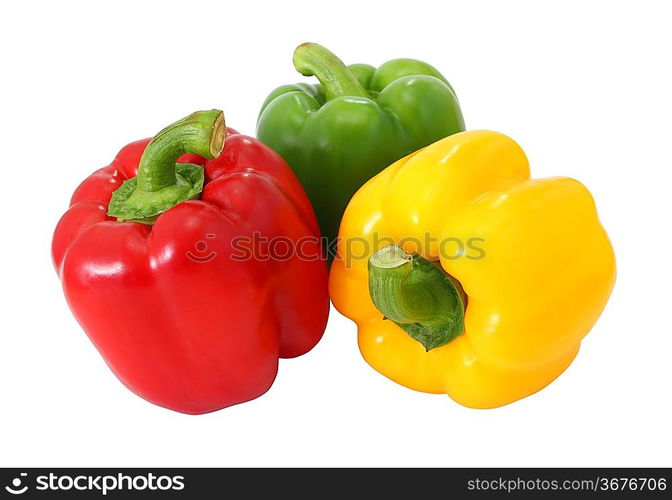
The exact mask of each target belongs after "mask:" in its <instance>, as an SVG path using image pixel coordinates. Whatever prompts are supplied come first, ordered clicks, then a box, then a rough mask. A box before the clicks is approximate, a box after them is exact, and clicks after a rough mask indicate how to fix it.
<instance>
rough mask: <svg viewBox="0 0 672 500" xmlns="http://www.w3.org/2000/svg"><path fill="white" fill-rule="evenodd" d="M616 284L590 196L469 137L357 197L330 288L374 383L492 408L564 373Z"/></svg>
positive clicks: (404, 162)
mask: <svg viewBox="0 0 672 500" xmlns="http://www.w3.org/2000/svg"><path fill="white" fill-rule="evenodd" d="M615 276H616V267H615V259H614V253H613V249H612V247H611V244H610V242H609V239H608V237H607V234H606V233H605V231H604V229H603V227H602V226H601V224H600V221H599V220H598V217H597V212H596V209H595V204H594V201H593V198H592V196H591V194H590V192H589V191H588V190H587V189H586V188H585V187H584V186H583V185H582V184H581V183H579V182H578V181H576V180H574V179H569V178H564V177H554V178H547V179H531V178H530V172H529V165H528V161H527V158H526V156H525V153H524V152H523V150H522V149H521V148H520V147H519V146H518V145H517V144H516V143H515V142H514V141H513V140H512V139H510V138H509V137H506V136H505V135H502V134H499V133H496V132H489V131H470V132H462V133H458V134H455V135H452V136H449V137H447V138H445V139H442V140H440V141H438V142H436V143H434V144H432V145H430V146H427V147H426V148H424V149H421V150H419V151H417V152H415V153H413V154H411V155H409V156H407V157H405V158H402V159H401V160H399V161H397V162H396V163H394V164H392V165H391V166H390V167H388V168H387V169H385V170H383V171H382V172H380V173H379V174H378V175H377V176H376V177H374V178H372V179H371V180H370V181H369V182H368V183H367V184H365V185H364V186H363V187H362V188H360V190H359V191H358V192H357V193H356V194H355V196H354V197H353V198H352V200H351V201H350V204H349V205H348V207H347V210H346V212H345V215H344V218H343V220H342V222H341V227H340V233H339V243H338V255H337V257H336V259H335V261H334V263H333V265H332V270H331V276H330V284H329V287H330V294H331V298H332V300H333V303H334V305H335V306H336V308H337V309H338V310H339V311H340V312H341V313H342V314H344V315H345V316H347V317H349V318H351V319H353V320H354V321H355V322H356V323H357V326H358V341H359V348H360V351H361V353H362V355H363V357H364V359H365V360H366V361H367V362H368V363H369V364H370V365H371V366H372V367H373V368H375V369H376V370H377V371H379V372H380V373H382V374H383V375H385V376H387V377H389V378H390V379H392V380H394V381H396V382H398V383H399V384H402V385H404V386H406V387H409V388H411V389H415V390H418V391H423V392H429V393H447V394H448V395H449V396H450V397H451V398H453V399H454V400H455V401H457V402H458V403H460V404H462V405H465V406H468V407H472V408H494V407H498V406H502V405H505V404H508V403H511V402H513V401H516V400H518V399H520V398H523V397H526V396H528V395H530V394H533V393H535V392H537V391H539V390H540V389H542V388H543V387H545V386H546V385H547V384H549V383H550V382H551V381H553V380H554V379H555V378H556V377H557V376H558V375H560V374H561V373H562V372H563V371H564V370H565V369H566V368H567V367H568V366H569V364H570V363H571V362H572V360H573V359H574V357H575V356H576V354H577V352H578V350H579V346H580V343H581V340H582V339H583V337H584V336H585V335H586V334H587V333H588V332H589V331H590V329H591V328H592V326H593V325H594V324H595V322H596V321H597V319H598V317H599V316H600V314H601V312H602V310H603V308H604V306H605V304H606V302H607V300H608V298H609V295H610V293H611V290H612V288H613V285H614V281H615ZM381 311H383V312H381Z"/></svg>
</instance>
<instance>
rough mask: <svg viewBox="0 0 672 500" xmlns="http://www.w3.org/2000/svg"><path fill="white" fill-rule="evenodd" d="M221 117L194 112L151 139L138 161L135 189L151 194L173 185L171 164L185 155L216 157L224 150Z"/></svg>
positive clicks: (219, 113)
mask: <svg viewBox="0 0 672 500" xmlns="http://www.w3.org/2000/svg"><path fill="white" fill-rule="evenodd" d="M225 138H226V126H225V124H224V113H222V112H221V111H219V110H217V109H213V110H210V111H197V112H195V113H192V114H190V115H189V116H187V117H186V118H183V119H181V120H179V121H177V122H175V123H173V124H172V125H168V126H167V127H166V128H164V129H163V130H161V131H160V132H159V133H158V134H156V135H155V136H154V138H153V139H152V142H150V143H149V145H148V146H147V148H146V149H145V152H144V153H143V155H142V158H141V159H140V165H139V166H138V185H137V189H139V190H141V191H145V192H154V191H158V190H160V189H163V188H165V187H168V186H173V185H174V184H175V183H176V182H177V178H176V176H175V162H176V161H177V159H178V158H179V157H180V156H182V155H183V154H185V153H194V154H198V155H201V156H203V157H205V158H215V157H217V156H219V154H220V153H221V151H222V148H223V147H224V140H225Z"/></svg>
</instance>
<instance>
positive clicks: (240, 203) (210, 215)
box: [52, 110, 329, 414]
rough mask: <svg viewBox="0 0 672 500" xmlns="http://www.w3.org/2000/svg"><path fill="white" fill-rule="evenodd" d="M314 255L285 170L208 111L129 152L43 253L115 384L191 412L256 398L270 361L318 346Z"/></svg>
mask: <svg viewBox="0 0 672 500" xmlns="http://www.w3.org/2000/svg"><path fill="white" fill-rule="evenodd" d="M225 130H226V132H225ZM224 143H225V144H224ZM220 152H221V154H220ZM185 153H187V154H186V155H185ZM178 159H179V160H178ZM176 160H177V161H178V163H177V164H176ZM136 176H137V177H136ZM201 184H204V187H203V189H202V193H199V192H198V191H199V189H200V186H201ZM113 193H114V195H113ZM195 198H200V199H195ZM108 205H109V207H108ZM108 210H109V214H108ZM277 242H281V243H282V245H280V244H277V245H276V243H277ZM273 245H276V246H283V249H282V250H280V249H276V250H275V252H276V253H278V254H279V253H281V254H282V256H281V258H275V259H274V258H273V257H274V255H272V253H273V248H272V247H273ZM292 246H294V248H293V250H296V248H297V247H300V249H301V252H300V253H299V252H296V251H294V252H291V254H290V252H289V251H287V248H288V247H292ZM320 248H321V246H320V241H319V230H318V226H317V222H316V219H315V214H314V212H313V209H312V207H311V205H310V203H309V201H308V198H307V196H306V194H305V193H304V191H303V189H302V188H301V186H300V184H299V183H298V181H297V179H296V178H295V176H294V174H293V173H292V171H291V170H290V168H289V167H288V166H287V164H286V163H285V162H284V161H283V160H282V158H281V157H280V156H279V155H277V154H276V153H275V152H273V151H272V150H271V149H269V148H268V147H266V146H264V145H263V144H261V143H260V142H258V141H257V140H255V139H253V138H251V137H247V136H244V135H240V134H238V133H237V132H236V131H235V130H232V129H228V130H227V129H225V126H224V122H223V115H222V113H221V111H216V110H213V111H201V112H198V113H194V114H192V115H190V116H189V117H187V118H185V119H183V120H181V121H179V122H177V123H175V124H173V125H171V126H170V127H168V128H166V129H164V130H162V131H161V132H159V134H158V135H157V136H156V137H155V138H154V139H153V140H151V141H150V140H149V139H145V140H142V141H138V142H134V143H131V144H129V145H127V146H126V147H124V148H123V149H122V150H121V151H120V152H119V154H118V155H117V157H116V158H115V159H114V161H113V162H112V163H111V164H110V165H109V166H107V167H104V168H102V169H100V170H98V171H96V172H95V173H94V174H93V175H91V176H90V177H89V178H87V179H86V180H85V181H84V182H83V183H82V184H81V185H80V186H79V187H78V188H77V190H76V191H75V193H74V195H73V197H72V200H71V202H70V208H69V210H68V211H67V212H66V213H65V215H63V217H62V218H61V220H60V222H59V223H58V226H57V227H56V231H55V233H54V238H53V246H52V255H53V260H54V265H55V267H56V270H57V272H58V274H59V276H60V278H61V280H62V284H63V290H64V292H65V296H66V299H67V301H68V304H69V306H70V308H71V309H72V311H73V313H74V315H75V317H76V318H77V320H78V321H79V323H80V325H81V326H82V327H83V329H84V330H85V331H86V333H87V334H88V336H89V338H90V339H91V341H92V342H93V343H94V345H95V346H96V348H97V349H98V350H99V351H100V353H101V354H102V356H103V358H104V359H105V361H106V362H107V364H108V365H109V367H110V368H111V369H112V371H113V372H114V373H115V374H116V376H117V377H118V378H119V379H120V380H121V381H122V382H123V383H124V384H125V385H126V386H127V387H128V388H129V389H130V390H132V391H133V392H135V393H136V394H138V395H139V396H141V397H143V398H145V399H146V400H148V401H151V402H152V403H155V404H157V405H160V406H164V407H166V408H170V409H172V410H176V411H179V412H183V413H190V414H200V413H206V412H210V411H214V410H218V409H221V408H224V407H226V406H230V405H234V404H237V403H241V402H244V401H248V400H250V399H253V398H256V397H257V396H260V395H261V394H263V393H264V392H266V391H267V390H268V388H269V387H270V386H271V384H272V383H273V380H274V378H275V376H276V372H277V368H278V358H279V357H281V358H291V357H295V356H299V355H301V354H304V353H306V352H308V351H309V350H310V349H312V348H313V346H315V344H316V343H317V342H318V341H319V340H320V338H321V336H322V333H323V331H324V327H325V324H326V320H327V315H328V311H329V299H328V295H327V268H326V263H325V260H324V259H323V258H321V256H320ZM290 250H291V249H290Z"/></svg>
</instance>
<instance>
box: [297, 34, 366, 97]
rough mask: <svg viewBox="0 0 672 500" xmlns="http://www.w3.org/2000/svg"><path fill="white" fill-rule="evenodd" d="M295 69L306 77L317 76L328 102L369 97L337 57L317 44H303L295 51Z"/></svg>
mask: <svg viewBox="0 0 672 500" xmlns="http://www.w3.org/2000/svg"><path fill="white" fill-rule="evenodd" d="M294 67H295V68H296V70H297V71H298V72H299V73H301V74H302V75H304V76H316V77H317V79H318V80H319V81H320V83H321V84H322V86H323V87H324V93H325V97H326V99H327V100H330V99H334V98H336V97H341V96H353V97H368V94H367V92H366V90H365V89H364V87H362V86H361V85H360V83H359V81H358V80H357V78H356V77H355V75H353V74H352V72H351V71H350V70H349V69H348V68H347V67H346V66H345V64H343V61H341V60H340V59H339V58H338V57H336V55H334V54H333V53H332V52H331V51H329V50H328V49H326V48H324V47H322V45H319V44H317V43H310V42H307V43H302V44H301V45H299V46H298V47H297V48H296V50H295V51H294Z"/></svg>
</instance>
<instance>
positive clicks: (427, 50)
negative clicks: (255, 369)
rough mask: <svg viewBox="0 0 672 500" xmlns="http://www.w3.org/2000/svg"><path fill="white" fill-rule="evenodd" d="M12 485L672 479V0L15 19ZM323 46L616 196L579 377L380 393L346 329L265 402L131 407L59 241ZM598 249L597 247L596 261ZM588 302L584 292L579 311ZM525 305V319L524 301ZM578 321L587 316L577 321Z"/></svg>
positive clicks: (10, 83)
mask: <svg viewBox="0 0 672 500" xmlns="http://www.w3.org/2000/svg"><path fill="white" fill-rule="evenodd" d="M0 9H1V10H2V11H1V12H0V46H1V47H2V55H1V57H2V66H1V71H2V79H1V80H0V85H1V91H0V102H1V106H2V108H1V114H0V120H1V121H0V137H1V142H2V149H3V153H2V166H1V167H0V168H1V172H2V173H1V175H0V178H1V179H2V187H1V188H0V204H1V205H2V206H1V212H0V213H2V226H1V227H0V239H1V241H2V245H0V263H1V264H0V265H1V266H2V275H1V276H0V287H1V300H0V304H2V314H1V315H0V325H1V326H0V388H1V398H0V401H1V402H0V405H1V408H0V465H2V466H84V465H89V466H254V465H260V466H297V465H316V466H323V465H333V466H392V465H393V466H526V465H527V466H534V465H537V466H539V465H541V466H671V465H672V458H671V453H672V452H671V451H670V450H671V448H672V439H671V431H670V421H672V411H671V410H672V406H671V404H670V383H671V382H672V362H671V359H672V327H671V320H670V310H671V309H672V304H671V299H672V294H670V289H671V288H670V283H671V280H672V275H671V272H670V271H671V265H670V261H671V260H672V253H671V252H670V243H671V241H672V240H671V237H670V230H671V224H670V215H671V211H670V198H671V195H670V193H671V191H672V189H671V183H670V181H671V180H672V176H671V174H670V171H671V170H672V161H671V154H672V152H671V148H670V143H671V142H670V141H671V135H672V127H671V122H670V116H672V104H671V99H670V95H671V93H672V77H671V74H670V49H671V48H672V35H671V31H670V25H669V22H670V12H669V7H668V8H665V4H664V3H663V2H660V3H654V2H647V1H640V2H631V3H630V4H629V5H628V4H621V3H618V2H613V1H612V2H583V1H582V2H568V1H562V2H555V3H551V2H466V1H461V2H447V1H441V2H423V1H418V0H414V1H413V2H409V1H404V2H393V1H385V2H382V1H377V2H363V1H357V2H349V1H345V0H339V1H338V2H333V3H329V4H325V3H324V2H315V1H311V2H272V3H271V2H268V4H265V3H264V4H262V3H260V2H252V1H242V2H224V1H217V2H202V1H196V0H190V1H181V2H168V1H163V2H141V1H139V0H135V1H133V2H125V1H119V0H117V1H115V2H109V3H107V4H106V5H103V4H102V3H101V2H81V3H75V2H70V1H65V0H63V1H59V2H31V1H25V2H4V3H3V6H2V7H1V8H0ZM304 41H316V42H320V43H322V44H323V45H325V46H327V47H329V48H331V49H332V50H333V51H335V52H336V53H337V54H338V55H340V56H341V58H342V59H344V60H345V61H346V62H347V63H353V62H369V63H372V64H380V63H382V62H384V61H386V60H388V59H391V58H395V57H415V58H419V59H423V60H426V61H428V62H430V63H432V64H434V65H435V66H437V67H438V68H439V69H440V70H441V71H442V72H443V73H444V74H445V75H446V76H447V78H448V79H449V80H450V81H451V83H452V84H453V86H454V87H455V89H456V91H457V93H458V95H459V98H460V101H461V103H462V107H463V111H464V114H465V117H466V121H467V127H468V128H470V129H474V128H488V129H493V130H498V131H500V132H504V133H506V134H508V135H510V136H512V137H513V138H514V139H516V140H517V141H518V142H519V143H520V144H521V145H522V146H523V148H524V149H525V150H526V152H527V154H528V156H529V158H530V161H531V164H532V170H533V174H534V175H535V176H539V177H541V176H550V175H566V176H572V177H576V178H578V179H580V180H582V181H583V182H584V183H585V184H586V185H587V186H588V187H589V188H590V189H591V190H592V192H593V194H594V196H595V198H596V201H597V204H598V208H599V211H600V215H601V218H602V220H603V223H604V225H605V226H606V228H607V231H608V232H609V234H610V236H611V238H612V241H613V244H614V247H615V249H616V255H617V258H618V272H619V274H618V280H617V284H616V288H615V290H614V294H613V296H612V298H611V301H610V303H609V305H608V306H607V309H606V310H605V312H604V314H603V316H602V318H601V320H600V321H599V322H598V324H597V326H596V327H595V328H594V330H593V331H592V333H591V334H590V335H589V336H588V337H587V339H586V340H585V342H584V345H583V348H582V350H581V352H580V354H579V356H578V358H577V359H576V361H575V362H574V364H573V365H572V366H571V367H570V368H569V369H568V370H567V372H566V373H565V374H564V375H562V376H561V377H560V378H559V379H558V380H557V381H556V382H554V383H553V384H551V385H550V386H549V387H547V388H546V389H545V390H543V391H542V392H540V393H538V394H536V395H534V396H532V397H529V398H527V399H525V400H523V401H520V402H517V403H515V404H512V405H510V406H507V407H504V408H501V409H497V410H480V411H479V410H470V409H466V408H462V407H460V406H459V405H457V404H455V403H453V402H452V401H451V400H450V399H449V398H448V397H446V396H440V395H439V396H437V395H427V394H421V393H416V392H413V391H410V390H407V389H404V388H402V387H401V386H398V385H396V384H394V383H392V382H390V381H388V380H387V379H385V378H384V377H382V376H381V375H379V374H377V373H376V372H374V371H373V370H372V369H371V368H369V367H368V365H366V363H365V362H364V361H363V360H362V358H361V357H360V355H359V353H358V351H357V346H356V340H355V339H356V329H355V326H354V324H352V323H351V322H350V321H349V320H347V319H345V318H343V317H341V316H340V315H339V314H338V313H336V312H335V311H332V315H331V319H330V323H329V327H328V330H327V332H326V334H325V337H324V339H323V341H322V342H321V343H320V344H319V345H318V347H317V348H315V349H314V350H313V351H312V352H311V353H309V354H308V355H306V356H303V357H301V358H299V359H295V360H288V361H283V362H281V366H280V372H279V375H278V378H277V380H276V382H275V385H274V386H273V387H272V389H271V390H270V391H269V392H268V393H267V394H266V395H264V396H263V397H261V398H259V399H257V400H255V401H253V402H249V403H246V404H243V405H239V406H236V407H232V408H228V409H225V410H223V411H220V412H216V413H213V414H210V415H205V416H200V417H192V416H185V415H181V414H178V413H174V412H171V411H168V410H165V409H161V408H158V407H156V406H153V405H151V404H149V403H146V402H145V401H143V400H141V399H140V398H138V397H136V396H134V395H133V394H131V393H130V392H128V391H127V390H126V389H125V388H124V387H123V386H122V385H121V384H120V383H119V382H118V381H117V380H116V379H115V377H114V376H113V375H112V374H111V372H110V371H109V370H108V369H107V367H106V366H105V364H104V363H103V361H102V359H101V358H100V356H99V355H98V353H97V352H96V351H95V349H94V348H93V346H92V345H91V344H90V342H89V341H88V340H87V338H86V336H85V334H84V332H82V330H81V329H80V328H79V326H78V325H77V323H76V322H75V320H74V319H73V317H72V316H71V314H70V312H69V310H68V308H67V305H66V303H65V300H64V298H63V296H62V293H61V290H60V284H59V281H58V279H57V277H56V274H55V272H54V270H53V268H52V265H51V260H50V254H49V247H50V240H51V233H52V231H53V228H54V226H55V224H56V222H57V221H58V219H59V217H60V216H61V214H62V213H63V211H64V210H65V209H66V208H67V202H68V199H69V197H70V194H71V192H72V191H73V190H74V188H75V187H76V186H77V184H78V183H79V182H80V181H81V180H82V179H84V177H85V176H87V175H88V174H89V173H90V172H92V171H93V170H94V169H96V168H98V167H101V166H104V165H106V164H107V163H108V162H109V161H110V160H111V159H112V158H113V157H114V155H115V153H116V152H117V150H118V149H119V148H120V147H121V146H123V145H124V144H126V143H127V142H130V141H132V140H135V139H138V138H142V137H146V136H148V135H151V134H153V133H154V132H156V131H158V130H159V129H160V128H162V127H163V126H164V125H166V124H168V123H171V122H173V121H174V120H175V119H177V118H180V117H182V116H184V115H186V114H188V113H189V112H191V111H193V110H196V109H209V108H213V107H218V108H222V109H224V110H225V113H226V116H227V123H228V124H230V125H231V126H233V127H235V128H238V129H239V130H241V131H243V132H246V133H251V134H253V133H254V127H255V120H256V114H257V112H258V109H259V106H260V104H261V102H262V100H263V99H264V98H265V96H266V94H267V93H268V92H269V91H271V90H272V89H273V88H274V87H276V86H278V85H280V84H283V83H289V82H294V81H300V80H301V79H302V78H303V77H300V75H298V73H296V72H295V71H294V69H293V67H292V63H291V57H292V51H293V49H294V47H295V46H296V45H298V44H299V43H301V42H304ZM576 244H577V245H581V242H580V241H577V242H576ZM577 293H580V291H577ZM521 307H524V304H521ZM568 314H571V311H568Z"/></svg>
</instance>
